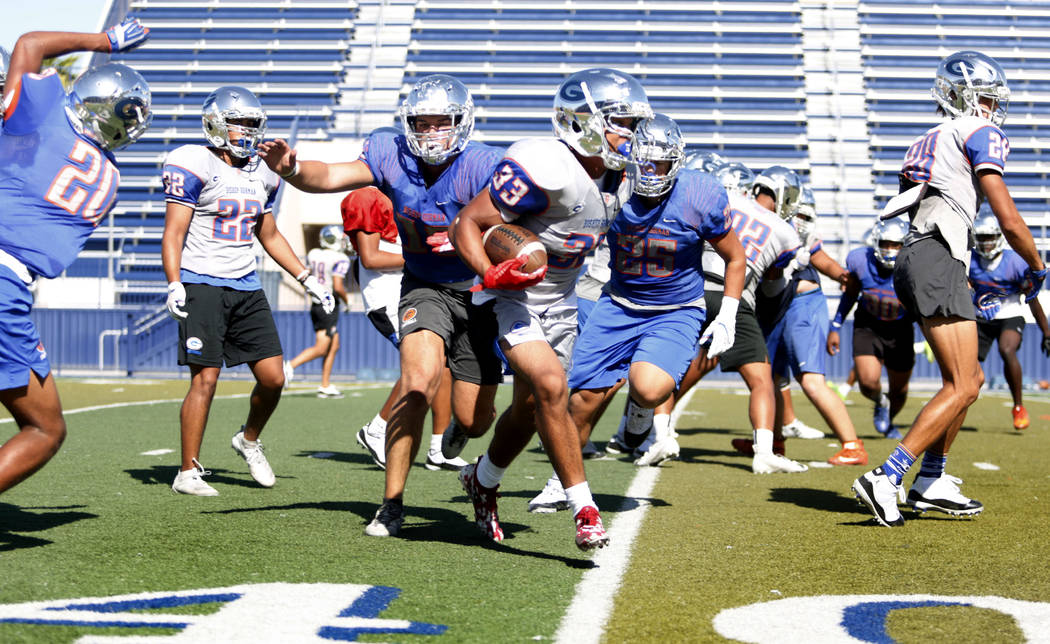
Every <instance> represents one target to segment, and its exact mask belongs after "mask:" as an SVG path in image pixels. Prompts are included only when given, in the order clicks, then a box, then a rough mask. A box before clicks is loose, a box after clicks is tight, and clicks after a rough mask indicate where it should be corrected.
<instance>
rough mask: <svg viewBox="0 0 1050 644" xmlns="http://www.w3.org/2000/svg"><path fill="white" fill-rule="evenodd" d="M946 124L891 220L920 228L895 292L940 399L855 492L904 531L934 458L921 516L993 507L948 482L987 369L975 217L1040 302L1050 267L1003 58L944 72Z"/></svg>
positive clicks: (965, 57)
mask: <svg viewBox="0 0 1050 644" xmlns="http://www.w3.org/2000/svg"><path fill="white" fill-rule="evenodd" d="M933 95H934V99H935V100H936V102H937V106H938V108H937V111H938V114H941V115H943V116H945V117H947V118H946V119H945V120H944V121H943V122H942V123H941V124H940V125H937V126H935V127H933V128H931V129H929V130H928V131H927V132H926V133H925V134H923V135H922V136H920V137H919V138H918V139H916V140H915V142H914V143H913V144H912V146H911V147H910V148H909V149H908V152H907V154H906V155H905V158H904V164H903V166H902V169H901V194H899V195H897V197H894V198H893V199H891V200H890V202H889V203H888V204H887V206H886V208H885V209H884V210H883V214H882V217H883V218H890V217H893V216H897V215H900V214H903V213H904V212H907V213H908V215H909V217H910V218H911V226H910V229H909V232H908V236H907V237H906V238H905V240H904V248H903V249H902V250H901V252H900V255H899V256H898V257H897V264H896V267H895V268H894V271H893V283H894V286H895V288H896V291H897V296H898V298H900V301H901V304H903V305H904V307H905V308H906V309H908V310H909V311H910V312H911V313H912V315H914V316H916V317H917V318H918V319H919V324H920V325H921V326H922V331H923V333H924V334H925V335H926V340H927V341H928V342H929V343H930V348H931V349H932V350H933V354H934V356H935V357H936V358H937V364H938V365H939V366H940V370H941V381H942V384H941V389H940V390H939V391H938V392H937V393H936V394H935V395H934V396H933V398H932V399H930V401H929V402H928V403H926V405H925V406H924V407H923V408H922V410H921V411H920V412H919V415H918V416H917V417H916V418H915V422H914V423H912V426H911V429H909V430H908V433H907V435H905V437H904V440H902V441H901V442H900V444H898V446H897V448H896V449H895V450H894V451H893V453H892V454H891V455H890V457H889V458H888V459H887V460H886V462H885V463H883V464H882V466H881V467H877V468H875V469H874V470H872V471H871V472H868V473H867V474H865V475H864V476H862V477H860V478H858V479H857V480H856V481H854V482H853V486H852V489H853V492H854V494H856V496H857V498H859V499H860V500H861V501H862V502H863V503H864V504H865V505H867V506H868V508H869V509H870V510H871V512H872V514H874V515H875V519H876V521H877V522H878V523H880V524H881V525H885V526H899V525H902V524H903V523H904V518H903V517H902V516H901V513H900V510H899V509H898V507H897V495H898V491H899V488H900V486H901V484H902V482H903V479H904V474H905V473H906V472H907V471H908V469H910V468H911V466H912V465H913V464H914V462H915V460H916V459H917V458H918V456H919V455H920V454H924V456H923V459H922V466H921V469H920V470H919V474H918V475H917V476H916V477H915V481H914V482H913V483H912V486H911V489H910V490H909V491H908V499H907V501H908V504H909V505H911V506H912V507H913V508H915V509H917V510H920V511H924V510H937V511H939V512H945V513H947V514H950V515H956V516H958V515H975V514H978V513H980V512H981V511H982V510H983V509H984V506H983V505H982V504H981V503H980V502H979V501H975V500H973V499H970V498H967V497H966V496H964V495H963V494H962V492H961V491H960V490H959V484H958V479H956V478H954V477H951V476H948V475H946V474H945V473H944V467H945V462H946V461H947V455H948V450H949V449H950V448H951V446H952V442H953V441H954V440H955V436H956V435H957V434H958V432H959V428H960V427H961V426H962V423H963V420H965V418H966V410H967V409H968V408H969V407H970V405H972V404H973V402H974V401H975V400H977V396H978V393H979V391H980V388H981V383H982V381H983V376H982V374H981V368H980V365H979V364H978V361H977V347H978V342H977V325H976V323H975V321H974V320H975V314H974V306H973V302H972V300H971V299H970V289H969V286H968V285H967V282H966V275H967V265H966V258H967V257H966V256H967V254H968V252H969V246H970V236H971V234H972V232H973V223H974V218H975V217H976V215H977V208H978V206H979V205H980V203H981V201H982V200H985V199H986V200H987V201H988V204H989V205H990V206H991V209H992V212H993V213H994V214H995V218H996V219H997V220H998V221H999V226H1000V227H1001V229H1002V232H1003V236H1004V237H1005V238H1006V241H1007V242H1008V243H1009V244H1010V246H1011V247H1012V248H1013V249H1014V250H1015V251H1017V254H1018V255H1020V256H1021V259H1022V260H1024V263H1025V265H1026V268H1025V269H1024V274H1023V287H1022V289H1021V292H1022V293H1024V296H1025V299H1026V300H1029V301H1030V300H1031V299H1032V298H1034V297H1035V296H1036V295H1037V294H1038V293H1039V289H1040V288H1041V287H1042V284H1043V280H1044V279H1045V278H1046V267H1045V265H1044V264H1043V260H1042V257H1040V254H1039V252H1038V250H1037V249H1036V247H1035V242H1034V241H1033V239H1032V234H1031V232H1030V231H1029V230H1028V225H1027V224H1026V223H1025V221H1024V219H1022V218H1021V215H1020V214H1019V213H1018V212H1017V207H1016V206H1015V205H1014V202H1013V199H1012V198H1011V197H1010V191H1009V190H1008V189H1007V187H1006V183H1005V182H1004V181H1003V171H1004V168H1005V165H1006V157H1007V156H1008V154H1009V151H1010V144H1009V141H1008V140H1007V138H1006V135H1005V134H1003V131H1002V130H1001V129H1000V127H1001V126H1002V124H1003V121H1004V120H1005V119H1006V111H1007V107H1008V103H1009V99H1010V90H1009V88H1008V87H1007V84H1006V74H1005V73H1003V69H1002V67H1000V66H999V63H997V62H996V61H995V60H993V59H992V58H990V57H988V56H985V55H984V54H982V53H980V52H976V51H960V52H956V53H954V54H951V55H950V56H948V57H946V58H945V59H944V60H942V61H941V63H940V64H939V65H938V67H937V73H936V76H935V79H934V88H933Z"/></svg>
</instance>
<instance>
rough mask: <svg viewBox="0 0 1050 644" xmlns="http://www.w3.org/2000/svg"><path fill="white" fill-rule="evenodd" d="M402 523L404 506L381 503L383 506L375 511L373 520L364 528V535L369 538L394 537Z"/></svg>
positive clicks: (399, 530) (389, 502) (390, 502)
mask: <svg viewBox="0 0 1050 644" xmlns="http://www.w3.org/2000/svg"><path fill="white" fill-rule="evenodd" d="M404 521H405V506H404V505H402V504H400V503H394V502H392V501H383V505H381V506H379V509H378V510H376V516H375V518H373V519H372V521H371V522H369V524H368V525H366V526H365V534H366V535H368V536H370V537H396V536H397V534H398V533H399V532H401V524H402V523H404Z"/></svg>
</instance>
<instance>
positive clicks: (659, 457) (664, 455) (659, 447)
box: [634, 436, 682, 467]
mask: <svg viewBox="0 0 1050 644" xmlns="http://www.w3.org/2000/svg"><path fill="white" fill-rule="evenodd" d="M646 443H649V441H646ZM642 447H646V449H645V450H644V451H642V453H641V454H638V450H635V454H638V457H637V458H636V459H635V461H634V464H635V465H638V466H641V467H644V466H646V465H659V464H661V463H663V462H664V461H667V460H671V459H673V458H678V455H679V454H680V453H681V451H682V450H681V448H679V446H678V441H676V440H675V439H673V438H671V437H670V436H668V437H667V438H664V439H661V440H658V441H655V442H652V443H650V444H649V445H648V446H646V444H645V443H643V444H642Z"/></svg>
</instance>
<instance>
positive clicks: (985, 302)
mask: <svg viewBox="0 0 1050 644" xmlns="http://www.w3.org/2000/svg"><path fill="white" fill-rule="evenodd" d="M1001 308H1003V302H1002V300H1000V299H999V296H998V295H996V294H995V293H985V294H984V295H982V296H981V297H979V298H977V316H978V317H979V318H981V319H982V320H994V319H995V316H996V314H997V313H999V309H1001Z"/></svg>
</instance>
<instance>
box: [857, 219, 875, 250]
mask: <svg viewBox="0 0 1050 644" xmlns="http://www.w3.org/2000/svg"><path fill="white" fill-rule="evenodd" d="M878 225H879V222H878V221H876V222H875V226H878ZM875 226H872V227H871V228H868V229H867V230H865V231H864V234H863V235H861V236H860V238H861V241H863V242H864V245H865V246H867V247H868V248H875Z"/></svg>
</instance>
